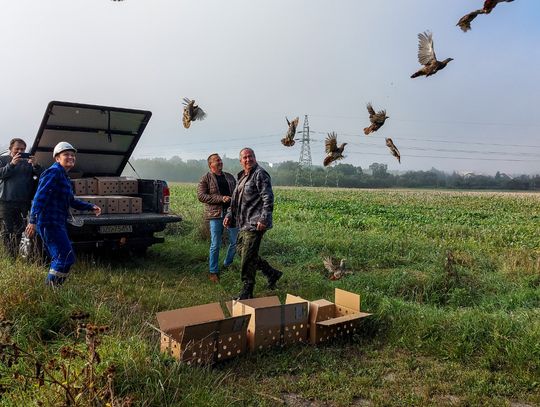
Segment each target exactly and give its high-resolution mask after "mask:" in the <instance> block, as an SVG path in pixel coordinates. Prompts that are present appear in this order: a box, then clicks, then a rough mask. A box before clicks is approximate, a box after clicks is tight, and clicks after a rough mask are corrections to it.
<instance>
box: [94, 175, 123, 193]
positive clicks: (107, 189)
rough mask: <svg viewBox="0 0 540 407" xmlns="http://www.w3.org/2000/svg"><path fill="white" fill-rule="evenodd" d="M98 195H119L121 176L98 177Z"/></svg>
mask: <svg viewBox="0 0 540 407" xmlns="http://www.w3.org/2000/svg"><path fill="white" fill-rule="evenodd" d="M96 181H97V194H98V195H118V194H119V193H120V182H119V177H96Z"/></svg>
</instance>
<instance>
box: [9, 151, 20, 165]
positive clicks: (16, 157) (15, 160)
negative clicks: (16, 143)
mask: <svg viewBox="0 0 540 407" xmlns="http://www.w3.org/2000/svg"><path fill="white" fill-rule="evenodd" d="M21 160H22V158H21V154H20V153H17V154H15V155H14V156H13V158H12V159H11V165H17V164H19V162H21Z"/></svg>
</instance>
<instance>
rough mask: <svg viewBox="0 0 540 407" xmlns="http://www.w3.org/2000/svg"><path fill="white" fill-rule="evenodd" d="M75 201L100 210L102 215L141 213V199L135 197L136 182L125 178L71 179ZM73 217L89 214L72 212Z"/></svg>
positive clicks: (136, 191) (136, 190)
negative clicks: (78, 200)
mask: <svg viewBox="0 0 540 407" xmlns="http://www.w3.org/2000/svg"><path fill="white" fill-rule="evenodd" d="M71 184H72V186H73V192H74V194H75V196H76V198H77V199H80V200H81V201H86V202H90V203H92V204H94V205H97V206H99V207H100V208H101V213H103V214H138V213H141V212H142V198H139V197H136V196H129V195H137V193H138V190H139V188H138V186H139V184H138V181H137V180H134V179H128V178H125V177H95V178H77V179H72V180H71ZM72 213H73V214H74V215H82V214H86V213H89V212H87V211H79V210H73V209H72Z"/></svg>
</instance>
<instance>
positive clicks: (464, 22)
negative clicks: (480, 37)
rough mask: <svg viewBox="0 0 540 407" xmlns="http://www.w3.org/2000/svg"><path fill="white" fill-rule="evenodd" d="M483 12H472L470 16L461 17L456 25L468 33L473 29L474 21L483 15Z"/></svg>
mask: <svg viewBox="0 0 540 407" xmlns="http://www.w3.org/2000/svg"><path fill="white" fill-rule="evenodd" d="M483 12H484V11H483V10H475V11H471V12H470V13H469V14H466V15H464V16H463V17H461V18H460V19H459V21H458V23H457V24H456V25H457V26H459V28H461V30H462V31H463V32H467V31H469V30H470V29H471V22H472V20H474V19H475V18H476V17H477V16H478V14H482V13H483Z"/></svg>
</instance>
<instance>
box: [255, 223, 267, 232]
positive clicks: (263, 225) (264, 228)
mask: <svg viewBox="0 0 540 407" xmlns="http://www.w3.org/2000/svg"><path fill="white" fill-rule="evenodd" d="M263 230H266V225H265V224H264V223H262V222H257V231H259V232H262V231H263Z"/></svg>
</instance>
